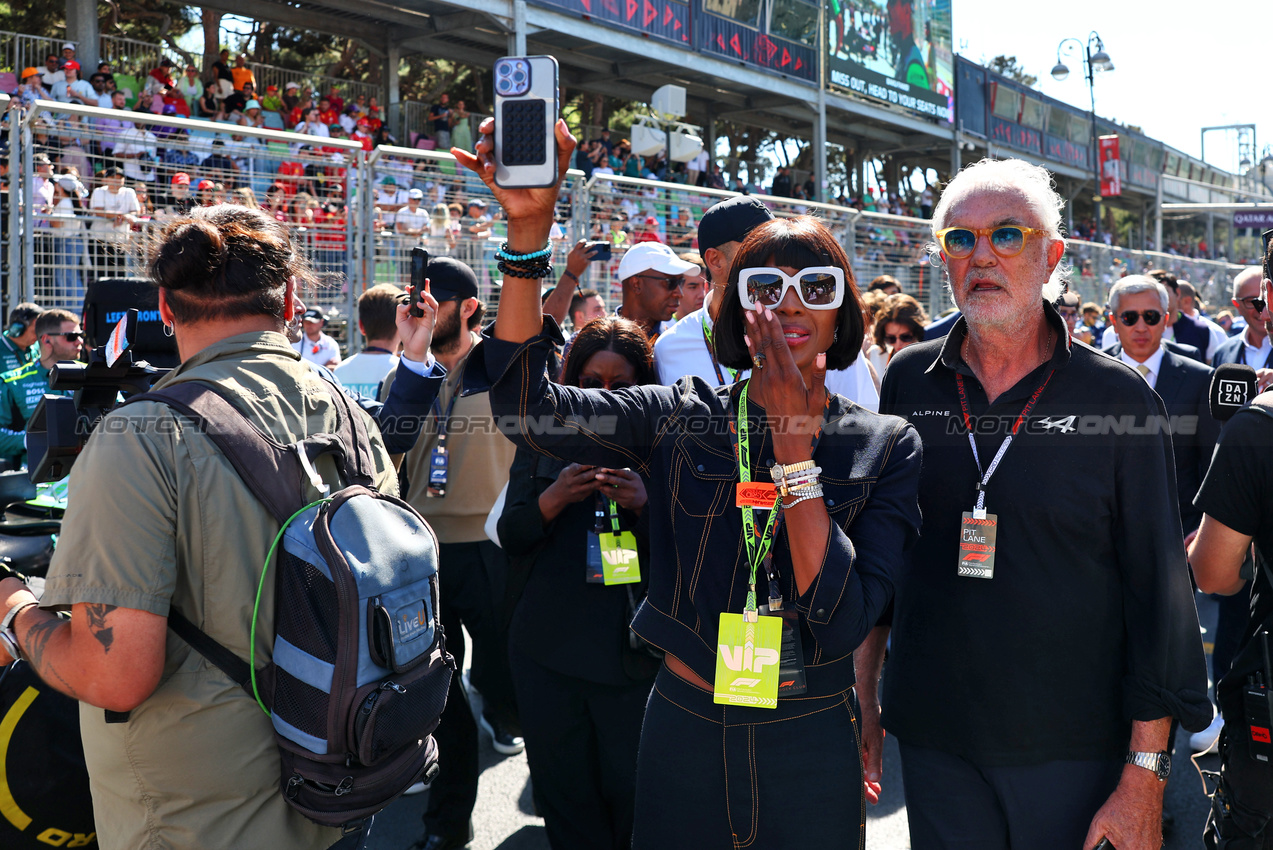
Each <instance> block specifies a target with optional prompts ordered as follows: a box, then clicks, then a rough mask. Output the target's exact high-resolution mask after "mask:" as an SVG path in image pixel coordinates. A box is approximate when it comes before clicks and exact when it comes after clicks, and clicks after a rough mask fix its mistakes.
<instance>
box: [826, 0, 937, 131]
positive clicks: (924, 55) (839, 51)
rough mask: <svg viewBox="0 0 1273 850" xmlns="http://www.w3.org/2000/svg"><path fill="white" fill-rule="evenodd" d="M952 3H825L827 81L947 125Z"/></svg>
mask: <svg viewBox="0 0 1273 850" xmlns="http://www.w3.org/2000/svg"><path fill="white" fill-rule="evenodd" d="M950 3H951V0H826V4H827V83H828V84H829V85H830V86H832V87H833V88H838V89H843V90H845V91H849V92H853V93H854V94H858V95H861V96H863V97H869V98H873V99H875V100H879V101H882V102H884V103H890V104H893V105H895V106H901V107H905V108H906V109H909V110H912V111H914V112H918V113H920V114H922V115H927V116H931V117H933V118H939V119H941V120H942V121H950V120H951V116H952V115H953V108H954V97H955V85H954V81H955V72H954V52H953V49H952V44H951V28H950Z"/></svg>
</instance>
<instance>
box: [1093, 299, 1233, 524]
mask: <svg viewBox="0 0 1273 850" xmlns="http://www.w3.org/2000/svg"><path fill="white" fill-rule="evenodd" d="M1169 303H1170V299H1169V297H1168V295H1167V287H1166V286H1164V285H1163V284H1162V283H1161V282H1159V281H1157V280H1155V279H1154V278H1152V277H1149V276H1147V275H1128V276H1127V277H1125V278H1123V279H1122V280H1120V281H1119V282H1118V283H1116V284H1114V287H1113V288H1112V289H1111V290H1110V291H1109V311H1110V313H1111V314H1112V315H1113V316H1114V331H1115V333H1117V334H1118V344H1117V345H1116V346H1114V349H1113V350H1112V351H1109V352H1107V353H1109V354H1112V355H1113V356H1115V357H1117V358H1119V359H1120V360H1122V361H1123V362H1124V363H1126V364H1127V365H1128V366H1130V367H1132V368H1133V369H1135V370H1136V371H1137V372H1139V373H1140V374H1141V376H1142V377H1143V378H1144V379H1145V383H1147V384H1149V385H1150V386H1151V387H1153V388H1154V392H1156V393H1158V397H1159V398H1161V399H1162V403H1163V407H1165V408H1166V409H1167V415H1168V416H1169V417H1170V423H1169V425H1170V429H1171V447H1172V455H1173V456H1174V458H1175V461H1176V494H1177V496H1178V498H1179V501H1180V524H1181V526H1182V527H1183V530H1184V532H1185V533H1186V534H1188V533H1189V532H1191V531H1193V530H1194V529H1196V528H1197V527H1198V523H1199V522H1200V521H1201V520H1202V511H1200V510H1199V509H1198V508H1196V507H1194V504H1193V497H1194V496H1196V495H1197V494H1198V487H1199V485H1201V484H1202V479H1203V478H1204V477H1205V476H1206V474H1207V466H1208V465H1209V464H1210V463H1211V453H1212V451H1214V450H1215V447H1216V439H1217V438H1219V436H1220V423H1219V422H1217V421H1216V419H1215V417H1214V416H1212V415H1211V408H1210V406H1209V404H1208V394H1209V392H1210V389H1211V368H1210V367H1208V366H1204V365H1203V364H1201V363H1199V362H1198V361H1197V360H1194V359H1193V358H1191V357H1188V356H1185V355H1182V354H1180V353H1178V352H1176V351H1173V350H1171V349H1170V348H1169V347H1168V346H1167V344H1166V343H1165V342H1164V341H1163V338H1162V337H1163V331H1165V330H1166V328H1167V316H1168V313H1167V308H1168V305H1169Z"/></svg>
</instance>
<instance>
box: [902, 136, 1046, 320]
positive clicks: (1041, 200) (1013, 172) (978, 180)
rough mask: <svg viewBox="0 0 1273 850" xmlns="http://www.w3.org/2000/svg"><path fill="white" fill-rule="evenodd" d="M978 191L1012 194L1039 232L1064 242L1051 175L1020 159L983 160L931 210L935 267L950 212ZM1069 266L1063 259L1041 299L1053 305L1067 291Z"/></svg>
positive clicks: (957, 177)
mask: <svg viewBox="0 0 1273 850" xmlns="http://www.w3.org/2000/svg"><path fill="white" fill-rule="evenodd" d="M978 192H1015V193H1016V194H1018V195H1020V196H1021V197H1022V198H1023V199H1024V200H1025V202H1026V205H1027V206H1029V207H1030V209H1031V210H1033V211H1034V213H1035V215H1036V216H1037V217H1038V219H1039V224H1040V229H1042V230H1045V231H1047V233H1048V235H1049V236H1051V237H1052V238H1054V239H1064V238H1065V234H1064V232H1063V231H1062V229H1061V211H1062V210H1063V209H1065V199H1064V198H1062V197H1061V196H1060V195H1059V194H1057V191H1056V189H1055V188H1054V187H1053V180H1052V174H1051V172H1049V171H1048V170H1047V169H1046V168H1044V167H1043V166H1041V165H1031V164H1030V163H1028V162H1026V161H1025V160H1021V159H988V158H987V159H983V160H981V161H980V162H974V163H973V164H972V165H969V166H967V167H965V168H964V169H963V170H962V171H960V172H959V173H958V174H956V175H955V177H954V179H953V180H951V181H950V183H948V184H947V185H946V189H945V190H944V191H943V192H942V195H941V199H940V200H939V201H938V202H937V206H936V208H935V209H934V210H933V220H932V230H933V235H934V239H933V241H932V242H930V243H928V246H927V250H928V253H929V255H930V257H931V258H932V261H933V263H934V265H939V264H940V256H941V246H940V245H938V244H937V240H936V234H937V231H939V230H942V229H943V228H945V227H948V226H949V224H948V217H949V216H950V211H951V209H952V208H953V207H954V206H955V205H956V204H958V203H959V202H960V201H962V200H964V199H965V198H967V197H968V196H969V195H973V194H976V193H978ZM1070 271H1071V266H1070V263H1069V261H1068V260H1067V259H1065V258H1062V259H1061V262H1059V263H1057V266H1056V268H1055V269H1054V270H1053V271H1052V276H1051V277H1050V278H1048V281H1047V283H1045V284H1044V285H1043V298H1044V299H1045V300H1047V301H1051V302H1055V301H1056V300H1057V299H1058V298H1060V297H1061V294H1062V293H1063V292H1065V291H1066V290H1067V289H1068V288H1069V279H1070Z"/></svg>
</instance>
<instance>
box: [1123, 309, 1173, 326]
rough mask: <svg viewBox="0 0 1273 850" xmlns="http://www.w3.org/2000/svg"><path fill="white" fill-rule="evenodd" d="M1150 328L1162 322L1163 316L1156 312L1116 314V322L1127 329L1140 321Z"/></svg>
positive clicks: (1134, 311) (1143, 311)
mask: <svg viewBox="0 0 1273 850" xmlns="http://www.w3.org/2000/svg"><path fill="white" fill-rule="evenodd" d="M1142 318H1143V319H1144V320H1145V324H1147V325H1149V326H1150V327H1151V328H1152V327H1153V326H1154V325H1156V324H1158V323H1159V322H1161V321H1162V319H1163V314H1162V313H1161V312H1160V311H1158V310H1124V311H1123V312H1121V313H1119V314H1118V320H1119V321H1120V322H1122V323H1123V324H1124V325H1126V326H1127V327H1129V328H1130V327H1132V326H1133V325H1135V324H1136V323H1137V322H1139V321H1140V320H1141V319H1142Z"/></svg>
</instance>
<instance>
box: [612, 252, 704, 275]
mask: <svg viewBox="0 0 1273 850" xmlns="http://www.w3.org/2000/svg"><path fill="white" fill-rule="evenodd" d="M651 271H653V272H660V273H661V274H666V275H672V276H676V275H682V274H698V271H699V270H698V266H696V265H694V264H693V263H687V262H685V261H684V260H682V259H681V258H680V257H678V256H676V252H674V251H673V250H672V249H671V248H669V247H667V246H666V245H664V244H663V243H662V242H641V243H639V244H637V245H633V246H632V247H631V248H629V249H628V252H627V253H626V254H624V255H623V259H622V260H620V261H619V281H620V282H622V281H625V280H627V279H628V278H630V277H632V276H633V275H637V274H641V272H651Z"/></svg>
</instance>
